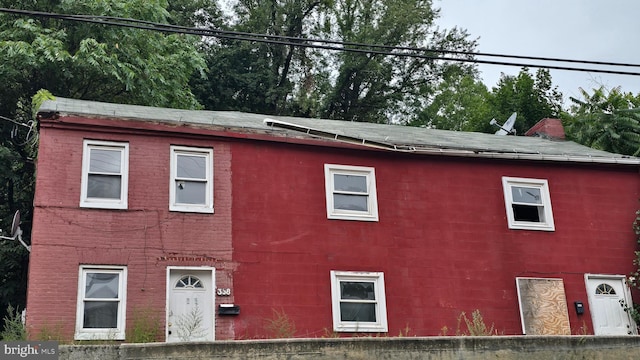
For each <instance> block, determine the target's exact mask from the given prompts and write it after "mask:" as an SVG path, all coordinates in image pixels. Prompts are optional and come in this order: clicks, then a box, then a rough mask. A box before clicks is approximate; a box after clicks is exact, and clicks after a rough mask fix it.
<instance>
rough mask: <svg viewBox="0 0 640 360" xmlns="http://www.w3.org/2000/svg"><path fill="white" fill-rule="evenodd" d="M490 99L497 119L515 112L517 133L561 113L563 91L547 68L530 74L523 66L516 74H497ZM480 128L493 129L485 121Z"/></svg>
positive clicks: (523, 131)
mask: <svg viewBox="0 0 640 360" xmlns="http://www.w3.org/2000/svg"><path fill="white" fill-rule="evenodd" d="M489 103H490V104H491V108H492V114H493V115H492V117H493V118H495V119H496V120H500V119H502V121H504V120H506V119H507V118H508V117H509V115H511V114H512V113H513V112H517V113H518V117H517V120H516V123H515V129H516V133H517V134H524V133H525V132H526V131H527V130H529V129H530V128H531V127H532V126H533V125H535V124H536V123H537V122H538V121H540V120H541V119H544V118H547V117H558V116H560V113H561V111H562V94H561V93H560V92H559V91H558V89H557V88H556V87H554V86H553V84H552V81H551V75H550V74H549V70H546V69H538V70H537V71H536V73H535V75H532V74H531V73H530V72H529V69H527V68H523V69H522V70H521V71H520V73H518V75H517V76H512V75H504V74H503V75H502V76H501V77H500V80H499V81H498V84H497V85H496V86H495V87H494V88H493V90H492V93H491V96H490V98H489ZM483 129H484V130H493V131H495V128H489V126H488V123H487V125H486V126H484V128H483Z"/></svg>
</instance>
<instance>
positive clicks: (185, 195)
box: [176, 181, 207, 204]
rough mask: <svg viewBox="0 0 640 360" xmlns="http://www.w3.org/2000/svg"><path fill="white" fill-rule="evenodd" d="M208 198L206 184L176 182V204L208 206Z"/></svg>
mask: <svg viewBox="0 0 640 360" xmlns="http://www.w3.org/2000/svg"><path fill="white" fill-rule="evenodd" d="M206 196H207V183H206V182H196V181H176V203H178V204H206Z"/></svg>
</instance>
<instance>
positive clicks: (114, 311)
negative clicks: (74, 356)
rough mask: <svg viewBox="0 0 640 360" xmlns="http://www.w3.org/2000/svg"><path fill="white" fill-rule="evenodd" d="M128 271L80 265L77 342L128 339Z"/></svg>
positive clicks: (120, 268)
mask: <svg viewBox="0 0 640 360" xmlns="http://www.w3.org/2000/svg"><path fill="white" fill-rule="evenodd" d="M126 293H127V268H126V267H124V266H96V265H92V266H80V274H79V276H78V305H77V313H76V333H75V337H74V338H75V339H76V340H124V338H125V323H126V308H127V306H126V299H127V294H126Z"/></svg>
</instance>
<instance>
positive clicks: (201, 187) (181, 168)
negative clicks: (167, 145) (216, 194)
mask: <svg viewBox="0 0 640 360" xmlns="http://www.w3.org/2000/svg"><path fill="white" fill-rule="evenodd" d="M169 198H170V200H169V201H170V203H169V210H171V211H183V212H200V213H213V149H203V148H192V147H184V146H171V185H170V188H169Z"/></svg>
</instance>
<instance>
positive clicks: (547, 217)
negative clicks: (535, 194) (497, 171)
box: [502, 176, 556, 231]
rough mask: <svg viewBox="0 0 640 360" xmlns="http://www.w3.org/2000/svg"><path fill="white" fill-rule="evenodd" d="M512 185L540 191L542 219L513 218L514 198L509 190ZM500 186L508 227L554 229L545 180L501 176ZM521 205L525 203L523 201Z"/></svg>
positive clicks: (549, 197)
mask: <svg viewBox="0 0 640 360" xmlns="http://www.w3.org/2000/svg"><path fill="white" fill-rule="evenodd" d="M512 187H528V188H534V189H538V190H539V191H540V197H541V200H542V204H541V206H540V207H542V209H541V210H540V211H541V214H542V216H543V217H544V219H543V221H540V222H535V221H518V220H516V219H515V214H514V211H513V204H514V200H513V195H512V190H511V189H512ZM502 188H503V191H504V204H505V209H506V212H507V221H508V224H509V229H520V230H542V231H555V229H556V228H555V223H554V220H553V209H552V208H551V196H550V195H549V184H548V182H547V180H543V179H528V178H518V177H507V176H503V177H502ZM516 204H517V203H516ZM523 205H527V204H525V203H523Z"/></svg>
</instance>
